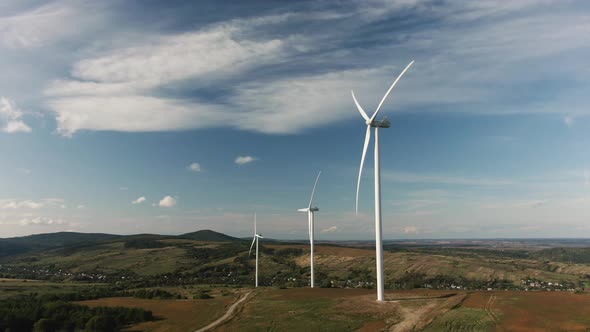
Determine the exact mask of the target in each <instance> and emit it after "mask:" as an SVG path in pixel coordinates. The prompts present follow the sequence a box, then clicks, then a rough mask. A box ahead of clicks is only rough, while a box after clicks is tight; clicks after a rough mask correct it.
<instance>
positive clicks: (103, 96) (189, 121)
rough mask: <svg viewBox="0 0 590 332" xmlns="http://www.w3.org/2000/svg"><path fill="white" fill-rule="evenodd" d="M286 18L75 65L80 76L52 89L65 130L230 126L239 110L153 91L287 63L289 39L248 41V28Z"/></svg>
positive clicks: (234, 25)
mask: <svg viewBox="0 0 590 332" xmlns="http://www.w3.org/2000/svg"><path fill="white" fill-rule="evenodd" d="M280 20H281V19H280V18H276V17H275V18H273V19H271V18H266V19H264V18H256V19H252V20H236V21H229V22H225V23H224V24H218V25H214V26H211V27H208V28H205V29H201V30H198V31H195V32H188V33H181V34H176V35H161V36H156V37H152V38H148V39H149V40H147V41H145V43H143V44H140V45H137V46H131V47H127V48H124V49H118V50H113V51H111V52H107V53H106V54H104V55H102V56H99V57H93V58H88V59H84V60H81V61H79V62H77V63H76V64H75V65H74V66H73V69H72V76H73V79H71V80H56V81H54V82H53V83H52V84H51V85H50V86H49V87H48V88H47V89H46V90H45V94H46V96H48V97H49V101H48V105H49V107H50V108H51V109H53V110H54V111H55V113H56V114H57V122H58V131H59V132H60V133H62V134H64V135H71V134H73V133H75V132H76V131H79V130H116V131H131V132H135V131H165V130H181V129H189V128H205V127H210V126H217V125H220V124H224V123H230V122H228V121H227V120H229V119H230V118H231V117H232V116H233V115H235V110H232V108H231V107H229V108H228V107H221V106H220V105H210V104H207V103H205V102H196V101H190V102H189V101H183V100H177V99H166V98H162V97H155V96H153V92H152V91H153V90H154V89H156V88H158V87H161V86H163V85H165V84H168V83H171V82H175V81H181V80H188V79H195V78H199V79H206V80H207V81H214V80H216V79H219V78H222V77H230V76H232V75H236V74H238V73H240V72H242V71H244V70H246V69H249V68H252V67H255V66H260V65H263V64H266V63H269V62H276V61H279V60H280V59H281V55H283V53H284V52H285V51H286V46H285V44H286V43H287V41H284V40H279V39H267V40H265V39H262V38H260V37H258V38H248V37H246V35H247V34H246V33H245V32H246V31H247V30H248V29H250V28H252V27H254V26H258V25H261V24H274V23H276V22H277V21H280ZM289 47H290V46H289ZM287 48H288V47H287ZM105 105H106V107H105Z"/></svg>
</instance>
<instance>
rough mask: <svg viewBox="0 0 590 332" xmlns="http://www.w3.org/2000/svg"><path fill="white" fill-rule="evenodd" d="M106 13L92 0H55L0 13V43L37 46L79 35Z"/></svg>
mask: <svg viewBox="0 0 590 332" xmlns="http://www.w3.org/2000/svg"><path fill="white" fill-rule="evenodd" d="M102 14H103V13H101V12H99V6H95V5H93V4H92V3H91V2H87V1H86V2H81V1H80V2H71V1H61V0H57V1H52V2H51V3H48V4H46V5H42V6H39V7H36V8H33V9H30V10H27V11H21V12H19V13H16V14H14V15H11V16H2V17H0V46H4V47H7V48H13V49H19V48H29V49H31V48H38V47H42V46H47V45H51V44H53V43H55V42H57V41H60V40H64V39H67V38H72V37H77V36H80V35H81V34H82V32H83V31H84V30H87V29H89V28H91V27H94V26H96V24H97V23H100V22H102V19H103V15H102Z"/></svg>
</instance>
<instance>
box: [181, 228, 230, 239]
mask: <svg viewBox="0 0 590 332" xmlns="http://www.w3.org/2000/svg"><path fill="white" fill-rule="evenodd" d="M178 237H179V238H182V239H190V240H197V241H241V240H240V239H238V238H236V237H233V236H229V235H225V234H223V233H218V232H215V231H212V230H209V229H204V230H201V231H196V232H192V233H186V234H182V235H179V236H178Z"/></svg>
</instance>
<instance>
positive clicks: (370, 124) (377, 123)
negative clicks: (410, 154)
mask: <svg viewBox="0 0 590 332" xmlns="http://www.w3.org/2000/svg"><path fill="white" fill-rule="evenodd" d="M413 63H414V61H413V60H412V62H410V63H409V64H408V65H407V66H406V68H404V70H403V71H402V72H401V74H399V76H398V77H397V78H396V79H395V81H394V82H393V84H391V86H390V87H389V90H387V92H386V93H385V95H384V96H383V98H382V99H381V102H380V103H379V106H377V109H376V110H375V113H373V116H371V117H370V118H369V116H368V115H367V113H366V112H365V111H364V110H363V108H362V107H361V105H360V104H359V102H358V101H357V100H356V97H355V96H354V92H353V91H352V90H351V91H350V93H351V94H352V99H353V100H354V104H355V105H356V108H357V109H358V110H359V112H360V113H361V115H362V117H363V118H364V119H365V123H366V125H367V133H366V134H365V144H364V146H363V154H362V157H361V166H360V168H359V177H358V182H357V185H356V213H358V211H359V190H360V187H361V175H362V174H363V165H364V163H365V156H366V155H367V148H368V147H369V142H370V141H371V128H375V165H374V168H375V255H376V261H377V301H383V288H384V287H383V238H382V235H381V230H382V228H381V165H380V163H379V128H389V126H390V122H389V120H387V119H383V120H377V114H379V111H380V110H381V106H383V102H385V99H386V98H387V96H389V94H390V93H391V90H393V87H395V85H396V84H397V82H398V81H399V80H400V79H401V78H402V76H403V75H404V73H405V72H406V70H408V69H409V68H410V66H412V64H413Z"/></svg>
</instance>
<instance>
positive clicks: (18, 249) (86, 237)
mask: <svg viewBox="0 0 590 332" xmlns="http://www.w3.org/2000/svg"><path fill="white" fill-rule="evenodd" d="M164 239H189V240H196V241H214V242H216V241H219V242H221V241H223V242H230V241H241V240H240V239H238V238H235V237H232V236H229V235H225V234H222V233H218V232H214V231H211V230H201V231H196V232H192V233H186V234H182V235H179V236H174V235H158V234H133V235H114V234H103V233H76V232H58V233H47V234H35V235H28V236H21V237H13V238H5V239H0V257H6V256H12V255H18V254H25V253H29V252H36V251H40V250H52V249H58V248H63V249H68V250H69V251H75V250H78V249H79V248H82V247H92V246H96V245H100V244H104V243H109V242H118V241H148V240H150V241H158V240H164Z"/></svg>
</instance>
